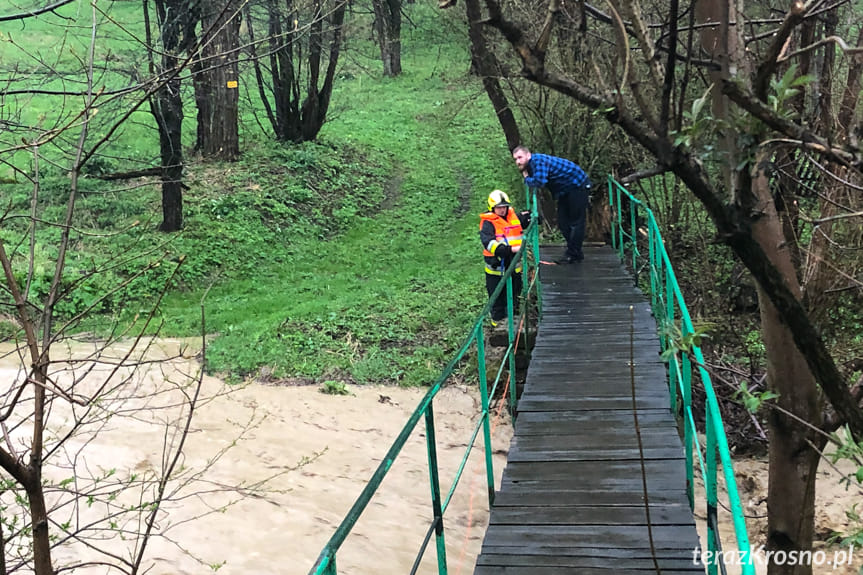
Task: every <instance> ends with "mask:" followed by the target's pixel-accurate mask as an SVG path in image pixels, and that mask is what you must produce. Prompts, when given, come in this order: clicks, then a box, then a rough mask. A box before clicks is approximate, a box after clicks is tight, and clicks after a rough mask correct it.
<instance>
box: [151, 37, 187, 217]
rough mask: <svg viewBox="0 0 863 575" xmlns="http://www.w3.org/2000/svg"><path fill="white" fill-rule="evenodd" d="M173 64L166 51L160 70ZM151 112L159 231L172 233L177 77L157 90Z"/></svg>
mask: <svg viewBox="0 0 863 575" xmlns="http://www.w3.org/2000/svg"><path fill="white" fill-rule="evenodd" d="M176 63H177V58H176V57H175V56H173V55H172V54H171V53H170V52H168V51H167V49H166V52H165V55H164V56H163V66H164V69H166V70H172V69H173V68H174V66H176ZM155 110H156V111H155V112H154V113H155V115H156V123H157V124H158V126H159V151H160V154H161V158H162V224H161V225H160V226H159V230H161V231H163V232H176V231H179V230H180V229H182V227H183V189H182V180H183V141H182V131H183V99H182V96H181V94H180V79H179V78H177V77H175V78H173V79H171V80H169V81H168V82H167V83H166V84H165V85H164V86H163V87H162V88H160V89H159V91H158V92H157V93H156V105H155Z"/></svg>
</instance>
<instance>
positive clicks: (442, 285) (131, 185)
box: [0, 4, 520, 385]
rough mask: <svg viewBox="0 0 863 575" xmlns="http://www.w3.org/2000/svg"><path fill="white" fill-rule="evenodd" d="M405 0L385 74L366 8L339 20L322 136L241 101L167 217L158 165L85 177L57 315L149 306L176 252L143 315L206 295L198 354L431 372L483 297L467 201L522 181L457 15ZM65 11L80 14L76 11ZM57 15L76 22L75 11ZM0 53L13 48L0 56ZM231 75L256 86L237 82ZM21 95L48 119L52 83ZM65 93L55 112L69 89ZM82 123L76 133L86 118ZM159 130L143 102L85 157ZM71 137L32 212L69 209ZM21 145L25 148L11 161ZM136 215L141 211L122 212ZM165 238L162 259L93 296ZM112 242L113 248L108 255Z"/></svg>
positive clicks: (244, 369)
mask: <svg viewBox="0 0 863 575" xmlns="http://www.w3.org/2000/svg"><path fill="white" fill-rule="evenodd" d="M117 6H118V7H119V5H117ZM121 8H122V10H120V11H119V12H117V13H116V14H115V15H116V16H117V17H118V18H121V19H123V20H124V21H126V23H127V25H128V24H130V23H134V22H137V20H139V19H140V14H138V12H137V8H130V7H129V6H126V5H123V6H122V7H121ZM406 8H407V9H408V10H409V11H410V12H409V16H410V19H411V22H412V23H414V24H416V26H415V27H414V26H406V28H405V30H404V35H403V39H404V46H403V67H404V73H403V74H402V75H401V76H399V77H398V78H393V79H386V78H382V77H381V74H380V68H381V66H380V63H379V62H378V61H377V54H376V48H375V47H374V45H372V44H370V43H369V42H368V38H369V35H368V29H367V23H365V24H364V23H363V22H361V21H352V22H350V23H349V25H348V28H347V39H348V43H349V48H350V50H349V51H348V52H346V53H345V54H344V57H343V59H342V63H341V70H340V73H339V78H340V80H339V81H338V82H337V84H336V91H335V93H334V95H333V99H332V104H331V113H330V118H331V120H330V121H329V122H328V123H327V124H326V126H325V127H324V130H323V131H322V133H321V135H320V138H319V142H317V143H307V144H303V145H300V146H283V145H280V144H277V143H276V142H274V141H273V140H272V139H271V138H270V137H269V136H268V135H265V134H262V133H261V131H260V129H259V127H258V123H257V122H256V121H255V119H254V117H253V114H254V110H251V109H250V108H249V103H248V101H245V100H244V101H243V102H244V106H245V107H244V109H243V113H244V117H243V121H242V126H243V139H244V142H245V144H244V157H243V158H242V159H241V161H239V162H237V163H236V164H230V165H219V164H201V163H196V162H195V160H194V158H191V161H190V162H189V164H188V166H187V176H186V183H187V184H188V185H189V186H190V189H189V190H188V191H187V192H186V193H185V196H184V205H185V217H186V225H185V229H184V231H183V233H182V234H177V235H175V236H166V235H164V234H159V233H157V232H155V228H156V226H157V225H158V222H159V221H160V203H159V200H160V192H159V188H158V186H156V185H153V184H154V182H152V181H150V182H149V183H148V182H147V181H140V182H128V185H127V183H123V184H121V185H112V184H108V183H105V182H100V181H98V180H95V179H85V180H82V182H81V186H82V190H81V192H82V193H81V197H80V199H79V201H78V203H77V207H76V214H77V215H76V221H75V226H76V227H75V230H74V231H73V238H72V239H73V244H72V251H71V252H70V256H69V260H68V263H67V269H66V273H65V275H66V277H68V278H69V282H72V281H75V282H78V283H77V286H76V289H75V290H72V291H70V292H69V294H68V295H67V296H65V297H64V298H63V300H62V301H61V302H60V304H59V305H58V310H59V311H60V313H61V314H63V315H64V316H65V317H69V316H71V315H73V314H75V313H77V312H80V311H82V310H84V309H89V308H90V306H94V307H93V309H94V310H95V311H98V312H108V313H109V316H108V317H107V319H108V320H109V321H107V322H106V321H105V319H106V317H105V316H100V317H98V318H90V320H88V321H87V322H86V324H85V325H82V326H81V329H87V330H92V331H99V332H104V331H105V330H106V329H109V327H110V326H112V325H113V320H114V319H117V318H119V319H120V320H121V321H120V324H121V325H122V324H123V323H126V322H127V321H128V320H129V319H130V318H131V317H133V316H134V315H135V314H138V313H146V312H147V310H148V309H149V303H148V302H149V301H152V299H153V297H154V296H155V294H157V293H158V292H159V291H160V290H161V287H162V285H164V282H165V280H166V278H168V277H169V276H170V274H171V270H172V269H173V268H174V267H176V266H175V262H177V261H179V259H180V256H186V258H185V261H184V263H183V264H182V265H181V266H180V268H179V274H178V276H177V279H176V281H175V282H174V283H173V284H172V285H174V286H175V288H176V289H173V290H172V291H171V292H169V293H168V294H167V296H166V298H165V300H164V301H163V304H162V306H161V308H160V310H159V318H158V319H159V320H161V321H160V323H161V324H162V325H163V326H164V327H163V329H162V333H163V334H165V335H172V336H193V335H196V334H198V333H200V330H201V327H200V302H201V301H202V299H204V296H205V294H206V298H205V299H204V301H205V310H206V321H207V325H206V330H207V332H208V333H213V334H218V337H217V338H215V339H214V340H213V341H212V344H211V346H210V348H209V354H208V358H209V360H210V364H209V365H210V367H211V369H212V370H214V371H219V372H223V373H227V374H230V375H231V376H233V377H237V378H239V377H247V376H251V377H255V376H258V375H259V374H262V373H264V374H267V375H268V376H269V377H275V378H294V379H300V380H306V381H326V380H348V381H357V382H398V383H400V384H406V385H413V384H423V383H429V382H430V381H432V380H433V379H434V378H435V376H436V375H437V374H438V373H439V371H440V369H441V368H442V366H443V364H444V363H445V361H446V359H447V358H448V355H449V353H450V352H451V351H453V350H454V349H455V347H456V346H457V345H458V343H459V342H460V341H461V340H462V338H463V337H464V335H465V333H466V330H467V328H468V327H469V326H470V325H471V323H472V322H473V320H474V319H475V315H476V313H477V312H478V311H479V309H480V307H481V305H482V303H484V298H485V290H484V289H483V279H482V277H483V276H482V259H481V254H480V246H479V242H478V238H477V221H478V220H477V214H478V213H479V212H480V211H481V210H482V209H483V208H482V206H483V204H484V200H485V197H486V196H487V194H488V193H489V192H490V191H491V190H492V189H494V188H503V189H505V190H508V191H509V192H511V193H512V192H516V194H515V195H516V197H517V196H519V195H520V194H518V193H517V192H518V191H519V188H520V180H519V179H518V178H517V177H516V175H517V174H516V172H515V170H514V168H513V167H512V165H511V160H510V158H509V154H508V153H507V150H506V146H505V141H504V139H503V137H502V134H501V133H500V129H499V126H498V124H497V122H496V120H495V117H494V114H493V111H492V109H491V106H490V104H489V103H488V100H487V98H486V96H485V94H484V92H483V91H482V88H481V85H480V83H479V82H478V80H477V79H476V78H473V77H470V76H469V74H468V68H469V56H468V50H467V41H466V38H465V37H463V36H461V35H459V34H460V32H458V31H459V30H464V26H462V25H459V26H455V25H453V24H452V22H448V20H447V19H449V18H454V17H457V16H456V15H451V14H449V13H444V12H441V11H439V10H436V9H435V8H434V7H433V6H431V5H427V6H426V5H420V4H413V5H407V6H406ZM118 9H119V8H118ZM70 10H71V8H70ZM75 14H77V13H72V12H70V13H69V14H67V15H66V16H68V17H73V16H75ZM78 16H79V17H80V18H81V22H82V23H84V24H86V22H87V15H86V14H80V15H78ZM56 20H57V18H56V17H54V16H51V15H48V16H46V17H45V18H43V19H37V20H32V21H28V22H27V31H28V33H30V34H33V35H34V37H41V34H43V33H48V34H50V33H55V34H56V33H58V31H59V30H60V28H58V22H56ZM136 25H137V24H136ZM107 26H108V25H101V26H100V31H101V33H100V34H101V35H100V38H102V37H104V38H105V39H104V40H101V41H102V42H105V43H107V46H102V45H101V44H100V48H99V50H102V51H105V50H107V51H110V52H111V53H113V54H116V55H117V57H118V58H120V59H121V60H122V62H121V64H122V65H123V66H132V65H137V66H142V65H144V63H143V61H142V60H141V58H142V55H141V54H139V53H135V52H134V51H131V52H130V51H129V44H128V38H127V37H125V36H123V35H122V34H120V33H119V32H117V31H116V30H114V31H113V32H112V31H111V29H109V28H108V27H107ZM71 30H73V31H74V30H77V33H79V34H81V35H84V36H86V35H87V34H88V30H87V27H86V26H81V27H79V28H72V29H71ZM82 42H83V41H82V40H80V39H79V40H75V39H71V38H70V39H68V41H66V42H65V43H63V42H60V43H59V44H58V46H57V47H56V48H55V50H54V51H55V53H53V56H52V57H53V58H55V59H56V61H58V62H64V67H68V68H70V69H71V68H72V67H73V63H74V61H76V56H75V54H76V53H81V50H82V49H83V48H82V46H85V44H83V43H82ZM9 47H10V46H6V48H9ZM28 50H30V51H33V50H35V48H28V47H27V46H24V45H22V51H20V52H18V53H17V58H18V59H20V60H26V61H31V60H28V59H27V57H26V55H25V53H26V52H27V51H28ZM6 56H7V57H8V58H9V60H10V61H12V60H14V56H15V55H14V54H7V55H6ZM135 58H138V60H135ZM31 63H32V61H31ZM33 65H34V66H36V65H35V64H33ZM36 68H38V66H36ZM104 79H105V80H106V81H108V82H109V83H111V84H114V83H116V84H117V85H120V84H122V83H123V82H124V80H123V78H118V77H116V76H110V75H108V76H105V78H104ZM244 88H245V92H244V93H250V92H251V93H254V92H255V90H254V88H253V87H252V86H251V85H250V84H249V85H247V86H244ZM187 89H188V88H187ZM18 104H19V107H21V109H22V110H23V111H24V113H25V115H26V114H31V113H37V112H38V113H41V114H46V115H47V116H46V117H48V118H50V117H51V111H52V110H57V109H59V106H58V104H57V100H56V99H51V98H40V97H34V98H32V99H29V100H27V101H26V102H25V101H23V100H21V101H19V102H18ZM120 104H121V103H119V102H118V103H116V104H115V105H116V106H120ZM188 106H189V111H188V112H187V114H186V117H187V122H186V123H185V125H184V134H185V136H184V138H185V142H186V144H187V145H189V144H191V141H192V138H193V137H194V115H193V113H192V112H191V110H192V109H193V108H192V103H191V101H188ZM63 109H64V110H65V112H64V113H66V114H69V113H70V111H73V110H74V106H70V107H64V108H63ZM258 112H260V111H259V110H258ZM100 116H102V117H103V118H105V119H109V117H112V115H111V114H107V113H106V114H102V113H100ZM97 128H99V127H98V126H96V125H94V130H93V134H92V138H98V137H99V136H100V135H101V132H102V130H101V128H99V129H97ZM74 137H75V134H74V133H73V134H72V138H69V139H71V140H73V139H74ZM157 145H158V139H157V137H156V134H155V131H154V130H153V125H152V118H150V117H149V115H148V114H146V113H143V112H142V113H141V114H140V117H139V118H138V119H137V120H136V121H134V122H130V123H129V124H128V126H125V127H124V129H122V130H120V132H119V133H118V135H117V138H116V141H114V142H112V145H111V148H110V150H108V152H109V156H110V157H106V158H105V159H102V163H103V165H100V166H99V167H100V168H102V169H104V170H106V171H114V170H126V169H136V168H141V167H145V166H148V165H153V158H156V157H158V148H157ZM68 151H69V150H68V149H62V150H61V149H59V147H58V149H56V150H54V149H45V150H43V153H44V154H55V152H56V154H55V156H54V162H55V164H50V163H44V165H43V170H42V173H41V190H40V195H39V206H38V209H37V212H38V215H39V217H40V219H42V220H43V221H46V222H47V221H59V220H61V218H62V215H63V213H64V211H65V206H64V204H65V198H66V197H67V195H68V178H67V176H66V173H65V170H64V168H63V166H64V165H65V164H66V161H67V160H64V157H68V156H67V154H68ZM28 162H29V160H28V159H27V158H26V157H25V158H23V159H22V161H21V165H22V166H27V165H28ZM31 191H32V186H30V185H29V184H27V183H19V184H14V183H8V182H5V183H2V184H0V193H2V195H3V197H4V198H11V200H12V202H13V212H16V213H18V214H21V215H24V214H26V213H28V210H29V200H30V194H31ZM133 221H140V222H142V224H141V225H139V226H136V227H134V228H131V229H129V228H128V226H129V225H130V224H131V223H132V222H133ZM25 224H26V218H23V217H22V218H18V219H13V220H8V221H7V222H5V223H4V225H3V226H0V237H2V239H4V240H5V241H6V244H7V246H15V248H14V249H15V250H17V252H16V255H15V258H16V262H15V264H16V269H17V271H18V274H19V278H21V279H22V280H23V278H24V277H25V275H26V270H27V259H28V258H27V245H28V237H27V234H26V225H25ZM37 229H38V231H37V244H38V245H37V248H36V251H35V253H36V262H35V272H36V274H35V277H34V280H33V283H32V288H31V291H32V293H31V295H32V297H33V300H34V301H39V299H40V298H41V297H44V294H45V292H46V290H47V287H48V284H49V281H50V278H51V275H52V273H53V267H54V266H53V258H54V257H55V255H56V245H57V239H58V237H59V229H58V228H56V227H50V226H45V225H41V224H40V225H39V226H38V227H37ZM124 230H125V231H124ZM106 231H107V232H110V234H107V235H106V234H104V233H103V232H106ZM94 232H95V233H94ZM163 253H167V258H166V259H164V260H162V261H161V265H160V266H159V267H157V268H155V269H153V270H151V271H149V272H148V273H146V274H145V275H144V276H143V277H142V278H141V279H140V280H138V281H136V282H134V283H133V284H132V285H131V286H130V288H128V289H125V290H122V291H120V292H117V293H113V294H112V295H111V296H110V297H109V298H108V299H107V300H105V301H104V302H102V301H99V299H98V298H99V296H100V295H101V294H105V293H106V292H109V290H111V289H112V288H113V287H114V286H116V285H117V284H118V283H120V282H122V281H123V280H124V279H125V278H128V277H129V276H131V275H132V274H134V273H136V271H138V270H140V269H141V267H142V265H144V264H146V263H152V262H155V261H158V260H160V259H161V254H163ZM117 254H121V255H122V256H123V257H129V259H128V261H125V262H123V263H121V264H119V265H117V264H116V261H115V260H114V259H113V258H115V257H116V255H117ZM135 254H137V255H135ZM130 256H131V257H130ZM100 269H101V270H102V271H100V272H99V273H97V274H94V275H90V273H91V272H93V271H94V270H100ZM67 285H71V284H67ZM106 326H107V327H106ZM8 329H9V327H8V324H7V327H6V328H4V330H5V331H8Z"/></svg>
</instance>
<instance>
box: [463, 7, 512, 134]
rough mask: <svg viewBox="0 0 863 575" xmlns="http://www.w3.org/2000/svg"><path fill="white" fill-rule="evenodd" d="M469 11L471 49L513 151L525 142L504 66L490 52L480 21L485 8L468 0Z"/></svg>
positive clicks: (476, 67)
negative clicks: (502, 75)
mask: <svg viewBox="0 0 863 575" xmlns="http://www.w3.org/2000/svg"><path fill="white" fill-rule="evenodd" d="M465 10H466V11H467V20H468V36H470V52H471V60H472V62H473V67H474V68H475V69H476V71H477V72H478V73H479V75H480V77H481V78H482V87H483V88H485V93H486V94H488V99H489V100H490V101H491V105H492V106H494V113H495V114H496V115H497V120H498V122H500V127H501V129H502V130H503V135H504V137H505V138H506V145H507V147H508V148H509V149H510V150H512V149H513V148H515V147H516V146H518V145H519V144H521V143H522V142H521V135H520V134H519V130H518V124H517V123H516V121H515V116H514V115H513V113H512V108H510V106H509V100H508V99H507V97H506V94H505V93H504V91H503V88H501V85H500V82H499V81H498V79H497V77H498V76H499V75H500V74H499V68H500V65H499V63H498V61H497V58H495V56H494V54H492V53H491V52H490V51H489V49H488V44H487V43H486V40H485V36H483V34H482V28H481V27H480V24H479V22H480V20H481V18H482V11H481V9H480V5H479V2H478V0H465Z"/></svg>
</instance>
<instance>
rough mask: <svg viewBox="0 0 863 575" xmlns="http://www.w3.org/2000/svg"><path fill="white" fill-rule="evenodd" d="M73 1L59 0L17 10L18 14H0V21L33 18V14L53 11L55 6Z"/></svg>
mask: <svg viewBox="0 0 863 575" xmlns="http://www.w3.org/2000/svg"><path fill="white" fill-rule="evenodd" d="M74 1H75V0H59V1H58V2H54V3H53V4H49V5H48V6H45V7H44V8H38V9H36V10H28V11H27V12H19V13H18V14H11V15H9V16H0V22H9V21H10V20H26V19H27V18H33V17H34V16H39V15H41V14H46V13H48V12H53V11H54V10H56V9H57V8H61V7H63V6H65V5H66V4H71V3H72V2H74Z"/></svg>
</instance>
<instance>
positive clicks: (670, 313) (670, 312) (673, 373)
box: [664, 266, 678, 417]
mask: <svg viewBox="0 0 863 575" xmlns="http://www.w3.org/2000/svg"><path fill="white" fill-rule="evenodd" d="M672 280H673V278H672V277H671V266H666V267H665V326H664V327H665V331H667V332H668V334H667V337H668V338H669V339H670V338H671V333H672V328H673V327H674V282H673V281H672ZM666 347H667V342H666ZM673 361H674V365H675V369H669V370H668V387H669V391H670V392H671V413H673V414H674V415H675V417H676V416H677V386H678V381H677V369H676V367H677V359H674V360H673Z"/></svg>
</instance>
